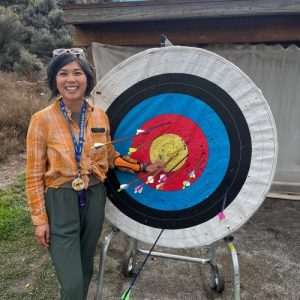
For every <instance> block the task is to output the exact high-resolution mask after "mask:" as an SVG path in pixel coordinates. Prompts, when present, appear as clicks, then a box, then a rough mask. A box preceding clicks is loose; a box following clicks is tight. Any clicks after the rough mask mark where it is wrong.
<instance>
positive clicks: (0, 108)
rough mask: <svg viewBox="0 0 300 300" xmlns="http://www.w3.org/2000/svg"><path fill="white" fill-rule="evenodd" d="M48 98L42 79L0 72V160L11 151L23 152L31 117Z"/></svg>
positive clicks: (43, 105) (47, 103) (45, 104)
mask: <svg viewBox="0 0 300 300" xmlns="http://www.w3.org/2000/svg"><path fill="white" fill-rule="evenodd" d="M37 76H42V75H37ZM32 79H33V77H31V78H30V80H32ZM48 98H49V92H48V88H47V85H46V82H45V81H43V80H36V81H33V82H32V81H31V82H30V81H28V78H25V77H20V76H18V75H17V74H15V73H4V72H0V99H1V105H0V138H1V143H0V161H3V160H5V158H6V157H7V156H8V155H10V154H13V153H21V152H23V151H25V145H26V134H27V129H28V125H29V121H30V118H31V116H32V114H33V113H34V112H36V111H38V110H40V109H42V108H43V107H45V106H47V105H49V102H48Z"/></svg>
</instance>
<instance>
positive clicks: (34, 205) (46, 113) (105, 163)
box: [26, 100, 119, 225]
mask: <svg viewBox="0 0 300 300" xmlns="http://www.w3.org/2000/svg"><path fill="white" fill-rule="evenodd" d="M86 108H87V110H86V124H85V132H84V143H83V149H82V153H81V160H80V174H81V178H82V179H83V181H84V182H85V186H88V181H89V177H88V175H89V174H93V175H94V176H96V177H97V178H98V179H99V180H100V181H104V179H105V178H106V172H107V171H108V168H109V167H113V161H114V159H115V158H116V157H117V156H118V155H119V153H118V152H116V151H115V150H114V148H113V146H112V145H111V144H109V145H107V146H105V147H101V148H100V149H99V150H95V149H92V146H93V144H94V143H105V142H108V141H110V128H109V121H108V117H107V115H106V114H105V112H104V111H102V110H101V109H99V108H93V107H92V106H91V105H90V104H88V103H87V106H86ZM66 109H67V114H68V116H69V119H70V120H71V111H70V110H69V109H68V108H66ZM70 124H71V126H72V128H73V130H74V133H75V136H76V137H77V139H78V134H79V126H78V124H77V123H76V122H75V121H74V120H71V122H70ZM69 126H70V125H69V122H68V121H67V120H66V119H65V117H64V115H63V113H62V111H61V108H60V103H59V100H56V101H55V102H54V103H53V104H51V105H50V106H48V107H46V108H45V109H43V110H41V111H39V112H37V113H35V114H34V115H33V116H32V118H31V120H30V124H29V129H28V134H27V166H26V191H27V199H28V205H29V208H30V212H31V217H32V221H33V224H34V225H41V224H45V223H47V222H48V217H47V213H46V208H45V200H44V194H45V191H46V190H47V188H48V187H53V188H58V187H60V186H61V185H62V184H64V183H66V182H69V181H72V180H73V179H75V178H76V177H77V175H78V168H77V162H76V159H75V150H74V144H73V139H72V135H71V132H70V127H69ZM91 128H104V129H105V131H104V132H92V131H91Z"/></svg>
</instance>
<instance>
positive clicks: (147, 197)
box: [92, 46, 277, 248]
mask: <svg viewBox="0 0 300 300" xmlns="http://www.w3.org/2000/svg"><path fill="white" fill-rule="evenodd" d="M92 96H93V98H94V101H95V105H96V106H99V107H102V108H103V107H104V109H107V114H108V117H109V120H110V126H111V136H112V139H113V140H121V142H118V143H115V144H114V146H115V149H116V150H117V151H118V152H120V153H121V154H122V155H126V154H129V155H130V156H131V158H133V159H136V160H138V161H141V162H145V163H153V162H155V161H161V162H163V164H164V165H163V168H162V169H160V170H158V172H155V173H154V174H144V173H138V174H130V173H126V172H121V171H118V170H112V171H110V172H109V174H108V178H107V183H106V186H107V189H108V197H109V201H108V203H107V205H106V217H107V218H108V219H109V221H110V222H111V223H112V224H114V225H115V226H116V227H118V228H119V229H120V230H122V231H124V232H125V233H127V234H128V235H130V236H132V237H133V238H135V239H138V240H140V241H143V242H147V243H153V242H154V241H155V240H156V238H157V236H158V235H159V233H160V231H161V229H164V232H163V234H162V236H161V237H160V239H159V241H158V245H160V246H166V247H174V248H188V247H197V246H202V245H208V244H211V243H212V242H214V241H216V240H219V239H221V238H223V237H225V236H227V235H229V234H232V233H233V232H234V231H235V230H237V229H238V228H239V227H241V226H242V225H243V224H244V223H245V222H246V221H247V220H248V219H249V218H250V217H251V216H252V215H253V214H254V213H255V211H256V210H257V209H258V208H259V206H260V205H261V204H262V202H263V200H264V198H265V196H266V193H267V192H268V190H269V188H270V186H271V183H272V180H273V177H274V173H275V168H276V162H277V136H276V127H275V123H274V120H273V117H272V114H271V111H270V108H269V106H268V104H267V102H266V100H265V99H264V97H263V95H262V93H261V91H260V90H259V89H258V88H257V87H256V86H255V84H254V83H253V82H252V81H251V80H250V79H249V78H248V77H247V76H246V75H245V74H244V73H243V72H242V71H241V70H240V69H239V68H238V67H236V66H235V65H234V64H232V63H230V62H229V61H227V60H226V59H224V58H222V57H220V56H218V55H216V54H214V53H212V52H209V51H206V50H203V49H199V48H193V47H181V46H171V47H164V48H153V49H148V50H146V51H143V52H140V53H138V54H136V55H134V56H132V57H130V58H128V59H127V60H125V61H123V62H122V63H120V64H119V65H117V66H116V67H115V68H113V69H112V70H111V71H110V72H109V73H108V74H107V75H106V76H105V77H104V78H103V79H102V80H101V81H100V82H99V83H98V84H97V86H96V88H95V89H94V91H93V95H92ZM121 187H124V188H121Z"/></svg>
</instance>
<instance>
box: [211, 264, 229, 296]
mask: <svg viewBox="0 0 300 300" xmlns="http://www.w3.org/2000/svg"><path fill="white" fill-rule="evenodd" d="M211 267H212V276H211V280H210V287H211V288H212V289H213V290H215V291H217V292H218V293H222V292H223V291H224V288H225V274H224V271H223V268H222V266H221V265H219V264H217V265H215V266H213V265H212V266H211Z"/></svg>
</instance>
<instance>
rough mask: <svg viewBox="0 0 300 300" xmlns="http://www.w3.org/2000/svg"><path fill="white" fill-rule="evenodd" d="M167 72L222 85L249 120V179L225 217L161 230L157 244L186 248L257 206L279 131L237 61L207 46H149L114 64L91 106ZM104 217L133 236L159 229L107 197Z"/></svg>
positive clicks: (211, 238)
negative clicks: (200, 47)
mask: <svg viewBox="0 0 300 300" xmlns="http://www.w3.org/2000/svg"><path fill="white" fill-rule="evenodd" d="M165 73H186V74H191V75H196V76H199V77H203V78H205V79H207V80H209V81H211V82H213V83H215V84H217V85H218V86H219V87H221V88H222V89H223V90H225V91H226V92H227V93H228V94H229V95H230V96H231V97H232V98H233V99H234V100H235V102H236V103H237V105H238V106H239V108H240V109H241V111H242V112H243V114H244V117H245V119H246V121H247V123H248V126H249V130H250V135H251V141H252V158H251V164H250V169H249V173H248V176H247V179H246V181H245V183H244V185H243V187H242V189H241V190H240V192H239V194H238V195H237V197H236V198H235V199H234V200H233V201H232V202H231V204H230V205H229V206H228V207H227V208H226V209H225V211H224V213H225V216H226V218H225V220H223V221H222V222H220V221H219V219H218V217H214V218H212V219H210V220H208V221H207V222H205V223H202V224H200V225H196V226H193V227H189V228H185V229H176V230H164V232H163V234H162V236H161V237H160V239H159V241H158V243H157V244H158V245H160V246H165V247H172V248H189V247H198V246H203V245H209V244H211V243H213V242H215V241H217V240H219V239H221V238H223V237H225V236H227V235H229V234H232V233H233V232H234V231H235V230H237V229H238V228H240V227H241V226H242V225H243V224H244V223H245V222H246V221H247V220H248V219H249V218H250V217H251V216H252V215H253V214H254V213H255V212H256V210H257V209H258V208H259V206H260V205H261V204H262V202H263V201H264V198H265V196H266V194H267V192H268V190H269V188H270V186H271V183H272V181H273V178H274V174H275V169H276V163H277V150H278V144H277V132H276V126H275V122H274V119H273V116H272V113H271V110H270V107H269V105H268V103H267V101H266V100H265V98H264V96H263V95H262V93H261V91H260V90H259V89H258V88H257V87H256V86H255V84H254V83H253V82H252V81H251V80H250V78H249V77H248V76H247V75H245V74H244V73H243V72H242V71H241V70H240V69H239V68H238V67H237V66H235V65H234V64H232V63H231V62H229V61H228V60H226V59H224V58H223V57H221V56H219V55H217V54H215V53H212V52H210V51H207V50H203V49H199V48H193V47H182V46H171V47H164V48H152V49H148V50H146V51H143V52H140V53H138V54H136V55H133V56H131V57H130V58H128V59H126V60H125V61H123V62H122V63H120V64H118V65H117V66H116V67H114V68H113V69H112V70H111V71H110V72H109V73H107V74H106V75H105V76H104V77H103V78H102V79H101V81H100V82H99V83H98V84H97V86H96V88H95V89H94V91H93V95H92V96H93V98H94V101H95V105H96V106H99V107H102V108H104V109H107V108H108V107H109V105H110V104H111V103H112V102H113V101H114V100H115V99H116V98H117V97H118V96H119V95H120V94H122V93H123V92H124V91H126V90H127V89H128V88H130V87H131V86H133V85H134V84H136V83H137V82H139V81H141V80H144V79H146V78H149V77H152V76H155V75H161V74H165ZM106 217H107V218H108V219H109V221H110V222H111V223H112V224H114V225H115V226H116V227H118V228H119V229H121V230H122V231H123V232H125V233H126V234H128V235H130V236H132V237H133V238H135V239H137V240H140V241H143V242H146V243H151V244H152V243H153V242H154V241H155V240H156V238H157V236H158V235H159V233H160V231H161V230H160V229H158V228H153V227H150V226H146V225H143V224H141V223H138V222H137V221H135V220H133V219H131V218H129V217H128V216H126V215H125V214H123V213H122V212H121V211H120V210H118V209H117V208H116V207H115V206H114V205H113V204H112V203H111V202H110V201H109V200H108V202H107V205H106Z"/></svg>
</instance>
